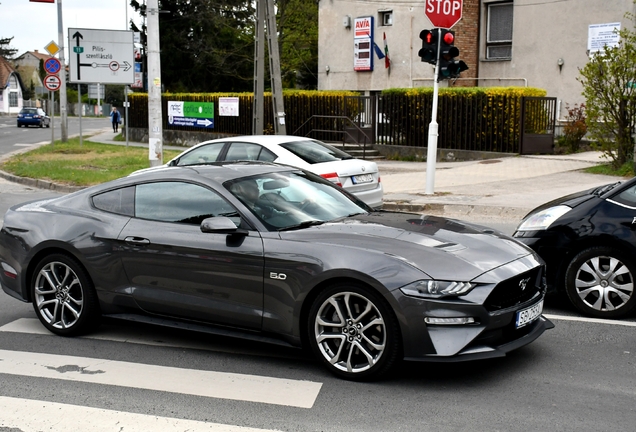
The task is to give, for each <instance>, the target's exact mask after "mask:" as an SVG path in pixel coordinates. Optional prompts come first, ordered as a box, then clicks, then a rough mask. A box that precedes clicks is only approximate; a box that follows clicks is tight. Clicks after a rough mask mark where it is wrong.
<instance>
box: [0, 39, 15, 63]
mask: <svg viewBox="0 0 636 432" xmlns="http://www.w3.org/2000/svg"><path fill="white" fill-rule="evenodd" d="M12 40H13V38H12V37H10V38H0V57H4V58H5V59H12V58H13V56H14V55H15V53H17V52H18V50H17V49H16V48H11V47H10V46H9V44H10V43H11V41H12Z"/></svg>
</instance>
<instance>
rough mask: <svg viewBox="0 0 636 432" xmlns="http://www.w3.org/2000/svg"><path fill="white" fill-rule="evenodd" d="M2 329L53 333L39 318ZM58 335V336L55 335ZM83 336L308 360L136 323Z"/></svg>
mask: <svg viewBox="0 0 636 432" xmlns="http://www.w3.org/2000/svg"><path fill="white" fill-rule="evenodd" d="M0 332H12V333H26V334H38V335H49V336H54V335H53V333H51V332H50V331H48V330H47V329H46V327H44V326H43V325H42V323H41V322H40V320H38V319H37V318H18V319H17V320H15V321H11V322H10V323H7V324H5V325H3V326H1V327H0ZM56 337H57V336H56ZM80 337H81V338H82V339H97V340H106V341H112V342H122V343H134V344H140V345H152V346H161V347H172V348H186V349H198V350H205V351H214V352H228V353H232V354H246V355H258V356H261V357H282V358H287V359H299V360H301V359H305V358H306V357H304V356H303V355H302V353H301V352H300V351H299V352H298V353H294V352H291V351H290V350H288V351H286V352H285V353H284V354H278V353H277V352H276V351H275V350H271V349H269V347H267V346H263V347H259V348H257V347H255V346H253V345H252V346H250V348H249V349H240V348H237V347H232V348H227V347H224V346H223V344H215V343H213V342H211V339H209V338H208V339H205V338H203V339H202V338H192V339H189V340H184V339H183V337H181V336H176V335H171V334H167V333H166V332H164V331H160V330H159V327H157V331H156V332H153V330H152V329H149V328H148V327H143V328H136V327H133V326H129V327H120V326H110V327H109V326H106V325H102V326H100V327H99V329H98V330H96V331H95V332H93V333H91V334H88V335H85V336H80ZM263 345H266V344H263Z"/></svg>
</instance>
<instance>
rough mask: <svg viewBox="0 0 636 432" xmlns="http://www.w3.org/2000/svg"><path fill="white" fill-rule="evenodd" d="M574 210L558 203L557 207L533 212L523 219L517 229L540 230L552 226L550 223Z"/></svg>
mask: <svg viewBox="0 0 636 432" xmlns="http://www.w3.org/2000/svg"><path fill="white" fill-rule="evenodd" d="M570 210H572V209H571V208H570V207H568V206H566V205H558V206H556V207H550V208H547V209H545V210H541V211H539V212H536V213H533V214H531V215H530V216H528V217H527V218H525V219H524V220H522V221H521V223H520V224H519V226H518V227H517V231H539V230H546V229H548V228H550V225H552V223H553V222H554V221H555V220H557V219H558V218H560V217H561V216H563V215H564V214H566V213H567V212H569V211H570Z"/></svg>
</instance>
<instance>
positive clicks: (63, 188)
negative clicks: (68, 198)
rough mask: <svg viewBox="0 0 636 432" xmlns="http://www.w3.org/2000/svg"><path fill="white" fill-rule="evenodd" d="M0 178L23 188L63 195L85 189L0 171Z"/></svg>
mask: <svg viewBox="0 0 636 432" xmlns="http://www.w3.org/2000/svg"><path fill="white" fill-rule="evenodd" d="M0 177H2V178H3V179H5V180H8V181H10V182H13V183H19V184H22V185H25V186H31V187H35V188H38V189H46V190H52V191H56V192H63V193H71V192H77V191H78V190H82V189H86V187H85V186H70V185H62V184H58V183H54V182H50V181H46V180H38V179H32V178H29V177H19V176H16V175H13V174H9V173H7V172H4V171H0Z"/></svg>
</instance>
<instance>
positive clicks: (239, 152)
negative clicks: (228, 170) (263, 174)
mask: <svg viewBox="0 0 636 432" xmlns="http://www.w3.org/2000/svg"><path fill="white" fill-rule="evenodd" d="M261 149H263V147H262V146H260V145H258V144H251V143H232V145H230V148H229V149H228V151H227V155H226V156H225V160H227V161H244V160H266V159H259V155H260V154H261Z"/></svg>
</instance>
